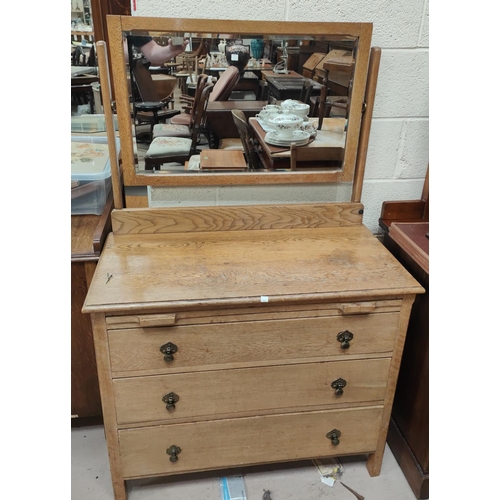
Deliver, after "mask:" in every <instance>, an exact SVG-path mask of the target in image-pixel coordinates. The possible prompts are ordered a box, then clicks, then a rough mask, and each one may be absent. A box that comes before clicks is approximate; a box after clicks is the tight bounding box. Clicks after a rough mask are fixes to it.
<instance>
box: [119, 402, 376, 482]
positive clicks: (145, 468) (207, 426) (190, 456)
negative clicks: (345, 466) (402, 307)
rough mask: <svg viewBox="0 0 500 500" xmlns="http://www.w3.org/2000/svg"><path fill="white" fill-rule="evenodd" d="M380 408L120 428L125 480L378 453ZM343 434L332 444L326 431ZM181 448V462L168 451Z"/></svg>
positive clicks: (179, 457)
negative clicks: (334, 456)
mask: <svg viewBox="0 0 500 500" xmlns="http://www.w3.org/2000/svg"><path fill="white" fill-rule="evenodd" d="M382 410H383V407H382V406H372V407H362V408H354V409H343V410H326V411H314V412H305V413H291V414H287V415H269V416H260V417H248V418H236V419H227V420H217V421H208V422H200V423H188V424H171V425H161V426H156V427H146V428H141V429H124V430H121V431H119V441H120V453H121V459H122V465H123V475H124V478H125V479H132V478H138V477H142V476H150V475H168V474H178V473H181V472H191V471H199V470H204V469H205V470H208V469H219V468H225V467H232V466H240V465H252V464H260V463H267V462H285V461H288V460H300V459H309V458H320V457H327V456H333V455H349V454H358V453H370V452H373V451H375V448H376V446H377V438H378V433H379V430H380V423H381V417H382ZM333 429H337V430H339V431H340V432H341V434H340V437H339V443H338V444H337V445H333V444H332V441H331V440H330V439H329V438H327V437H326V435H327V433H328V432H330V431H332V430H333ZM172 445H175V446H177V447H179V448H180V449H181V451H180V452H179V453H178V454H177V461H175V462H172V461H171V460H170V458H171V455H169V454H167V449H168V448H169V447H170V446H172Z"/></svg>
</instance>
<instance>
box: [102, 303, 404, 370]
mask: <svg viewBox="0 0 500 500" xmlns="http://www.w3.org/2000/svg"><path fill="white" fill-rule="evenodd" d="M398 318H399V314H398V313H384V314H365V315H354V316H333V317H319V318H307V319H291V320H279V321H253V322H250V321H249V322H241V323H224V324H216V325H208V324H207V325H195V326H172V327H162V328H132V329H129V330H111V331H108V338H109V348H110V356H111V369H112V371H113V372H133V371H141V370H150V371H151V373H155V372H156V371H158V370H161V371H162V372H163V373H168V372H174V371H175V370H177V369H182V368H186V367H197V368H198V369H204V368H210V367H214V368H215V367H220V365H221V364H229V363H241V362H251V363H254V362H265V361H273V360H293V359H296V360H302V359H304V360H305V359H306V358H318V357H322V358H324V357H327V356H348V355H356V354H367V353H386V354H389V353H391V352H392V349H393V345H394V338H395V334H396V331H397V326H398ZM345 330H348V331H350V332H352V333H353V336H354V337H353V339H352V341H350V347H349V348H348V349H342V347H341V343H340V342H339V341H338V340H337V335H338V334H339V333H340V332H342V331H345ZM168 342H171V343H173V344H175V345H176V346H177V349H178V352H176V353H175V354H174V360H173V361H171V362H169V363H167V362H165V360H164V356H163V354H162V353H161V352H160V347H161V346H162V345H164V344H167V343H168Z"/></svg>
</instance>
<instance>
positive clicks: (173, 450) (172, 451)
mask: <svg viewBox="0 0 500 500" xmlns="http://www.w3.org/2000/svg"><path fill="white" fill-rule="evenodd" d="M181 451H182V450H181V449H180V448H179V447H178V446H175V444H173V445H172V446H169V447H168V448H167V455H170V458H169V460H170V461H171V462H177V460H179V457H178V456H177V455H178V454H179V453H180V452H181Z"/></svg>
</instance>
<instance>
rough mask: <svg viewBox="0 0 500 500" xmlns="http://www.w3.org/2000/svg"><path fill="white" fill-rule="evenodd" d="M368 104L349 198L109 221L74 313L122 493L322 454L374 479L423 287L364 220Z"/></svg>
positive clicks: (128, 215) (118, 216)
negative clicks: (142, 484) (87, 342)
mask: <svg viewBox="0 0 500 500" xmlns="http://www.w3.org/2000/svg"><path fill="white" fill-rule="evenodd" d="M127 22H128V21H127ZM116 48H118V44H116ZM379 57H380V52H378V53H375V55H374V59H373V60H375V61H376V62H377V67H378V61H379ZM375 82H376V72H375V73H371V74H370V76H369V78H368V83H367V87H366V88H367V93H369V90H370V88H371V90H372V94H371V95H373V94H374V85H375ZM372 109H373V99H372V100H371V102H368V103H367V106H366V111H365V114H364V117H366V120H365V118H364V119H363V123H361V126H360V137H359V143H360V148H361V149H360V153H358V155H357V160H356V169H355V171H354V172H353V178H354V181H353V194H352V200H351V202H350V203H326V204H293V205H257V206H244V205H241V206H226V207H196V208H160V209H150V208H144V209H129V208H123V209H120V210H114V211H113V212H112V214H111V220H112V233H111V234H110V235H109V236H108V239H107V241H106V245H105V248H104V250H103V252H102V254H101V258H100V260H99V263H98V266H97V269H96V271H95V274H94V279H93V280H92V284H91V286H90V289H89V292H88V295H87V297H86V300H85V304H84V307H83V311H84V312H85V313H90V314H91V319H92V325H93V333H94V343H95V350H96V360H97V368H98V375H99V384H100V391H101V398H102V407H103V417H104V425H105V430H106V440H107V446H108V454H109V460H110V468H111V477H112V481H113V488H114V494H115V499H116V500H125V499H126V498H127V493H126V481H127V480H131V479H138V478H147V477H156V476H165V475H175V474H182V473H188V472H197V471H203V470H217V469H226V468H230V467H236V466H238V467H239V466H245V465H255V464H264V463H272V462H285V461H294V460H303V459H312V458H321V457H330V456H342V455H353V454H368V461H367V468H368V472H369V474H370V475H372V476H376V475H378V474H379V473H380V469H381V465H382V458H383V453H384V448H385V442H386V436H387V429H388V425H389V419H390V414H391V408H392V403H393V398H394V391H395V387H396V381H397V377H398V371H399V366H400V362H401V354H402V350H403V345H404V341H405V335H406V329H407V326H408V319H409V316H410V311H411V307H412V304H413V301H414V299H415V296H416V294H420V293H423V292H424V290H423V288H422V287H421V286H420V285H419V283H418V282H417V281H416V280H415V279H414V278H413V277H412V276H411V275H410V274H409V273H408V272H407V271H406V270H405V269H404V268H403V266H402V265H401V264H399V263H398V261H397V260H396V259H395V258H394V257H393V256H392V255H391V254H390V252H389V251H388V250H387V249H385V248H384V246H383V245H382V244H381V243H380V242H379V241H378V239H377V238H376V237H375V236H374V235H373V234H372V233H371V232H370V231H369V230H368V229H367V228H366V227H364V226H363V224H362V215H363V205H362V204H361V203H360V196H361V187H362V179H363V170H364V160H365V158H366V149H367V141H368V133H369V122H370V121H371V111H372ZM167 493H168V492H167Z"/></svg>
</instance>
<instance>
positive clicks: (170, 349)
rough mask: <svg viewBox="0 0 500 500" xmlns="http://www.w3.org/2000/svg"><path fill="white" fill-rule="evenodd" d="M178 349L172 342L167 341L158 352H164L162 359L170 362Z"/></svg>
mask: <svg viewBox="0 0 500 500" xmlns="http://www.w3.org/2000/svg"><path fill="white" fill-rule="evenodd" d="M177 351H178V348H177V346H176V345H175V344H173V343H172V342H167V343H166V344H163V345H162V346H161V347H160V352H161V353H162V354H164V356H163V359H164V360H165V361H166V362H167V363H171V362H172V361H173V360H174V354H175V353H176V352H177Z"/></svg>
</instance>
